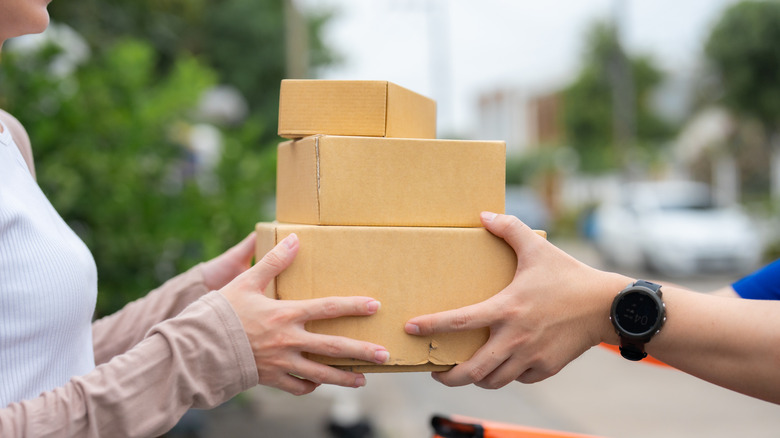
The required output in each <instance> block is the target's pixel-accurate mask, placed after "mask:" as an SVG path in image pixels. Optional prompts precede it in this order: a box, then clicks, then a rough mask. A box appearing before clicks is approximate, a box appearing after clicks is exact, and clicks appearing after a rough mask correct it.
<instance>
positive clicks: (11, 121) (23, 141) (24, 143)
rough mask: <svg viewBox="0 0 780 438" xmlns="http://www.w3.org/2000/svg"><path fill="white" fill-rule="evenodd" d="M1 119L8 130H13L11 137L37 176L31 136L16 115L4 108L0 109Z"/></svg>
mask: <svg viewBox="0 0 780 438" xmlns="http://www.w3.org/2000/svg"><path fill="white" fill-rule="evenodd" d="M0 121H2V122H3V125H5V126H6V127H8V130H9V131H10V132H11V137H13V139H14V143H16V146H18V147H19V151H20V152H21V153H22V157H24V161H25V162H26V163H27V167H28V168H29V169H30V173H31V174H32V176H33V177H35V162H34V161H33V154H32V145H31V144H30V136H29V135H27V131H26V130H25V129H24V126H22V124H21V123H20V122H19V120H17V119H16V117H14V116H12V115H11V114H9V113H8V112H7V111H4V110H3V109H0Z"/></svg>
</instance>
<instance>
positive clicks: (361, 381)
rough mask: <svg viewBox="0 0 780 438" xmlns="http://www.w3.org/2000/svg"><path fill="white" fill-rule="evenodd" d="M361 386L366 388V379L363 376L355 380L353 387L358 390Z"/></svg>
mask: <svg viewBox="0 0 780 438" xmlns="http://www.w3.org/2000/svg"><path fill="white" fill-rule="evenodd" d="M361 386H366V378H365V377H364V376H358V377H356V378H355V387H356V388H359V387H361Z"/></svg>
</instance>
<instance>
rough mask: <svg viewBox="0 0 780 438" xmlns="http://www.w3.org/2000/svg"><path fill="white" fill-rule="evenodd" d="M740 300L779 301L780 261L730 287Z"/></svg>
mask: <svg viewBox="0 0 780 438" xmlns="http://www.w3.org/2000/svg"><path fill="white" fill-rule="evenodd" d="M731 287H733V288H734V290H735V291H737V294H738V295H739V296H740V297H742V298H747V299H752V300H780V259H778V260H775V261H774V262H772V263H770V264H768V265H766V266H764V267H763V268H761V269H759V270H758V271H755V272H753V273H752V274H750V275H748V276H746V277H743V278H741V279H739V280H737V281H736V282H735V283H734V284H732V285H731Z"/></svg>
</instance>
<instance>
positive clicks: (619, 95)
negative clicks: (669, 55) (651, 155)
mask: <svg viewBox="0 0 780 438" xmlns="http://www.w3.org/2000/svg"><path fill="white" fill-rule="evenodd" d="M627 3H628V1H627V0H615V2H614V11H613V12H614V26H613V29H614V32H615V35H614V38H615V46H614V51H613V53H612V56H611V59H610V66H609V67H610V79H611V82H612V123H613V139H614V143H615V153H616V154H617V157H618V163H619V166H620V168H621V171H622V176H623V178H624V179H625V180H627V181H630V180H632V179H633V177H634V176H635V175H636V171H637V169H636V167H637V166H636V161H635V154H634V147H635V142H636V97H635V90H634V77H633V74H632V71H631V63H630V61H629V59H628V56H627V55H626V52H625V50H624V48H623V43H622V36H623V34H624V33H625V28H626V23H625V14H626V9H627V7H626V4H627Z"/></svg>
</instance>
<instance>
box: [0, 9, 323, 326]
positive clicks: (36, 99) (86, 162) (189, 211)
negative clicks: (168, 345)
mask: <svg viewBox="0 0 780 438" xmlns="http://www.w3.org/2000/svg"><path fill="white" fill-rule="evenodd" d="M49 9H50V13H51V16H52V18H53V21H54V22H55V23H57V22H58V23H66V24H68V25H69V26H70V27H72V28H74V29H76V30H77V31H78V32H79V33H80V34H82V35H83V36H84V38H85V39H86V41H87V45H88V47H89V48H90V50H91V56H90V57H89V58H88V59H87V60H86V61H85V63H84V64H83V65H80V66H79V67H78V68H77V69H76V70H75V71H73V72H68V73H67V74H63V75H56V74H52V73H51V69H50V66H51V63H52V60H53V59H54V58H56V57H57V56H58V55H59V53H60V50H61V49H60V48H57V47H55V46H49V47H47V48H45V49H44V50H42V51H37V52H34V53H28V54H23V53H15V52H14V51H13V50H11V46H12V45H13V44H9V45H8V46H6V48H5V49H4V53H3V58H2V62H1V63H0V108H4V109H6V110H8V111H10V112H11V113H12V114H14V115H15V116H17V118H19V119H20V120H21V121H22V123H23V124H24V125H25V127H26V128H27V130H28V132H29V133H30V136H31V139H32V142H33V151H34V155H35V159H36V165H37V168H38V182H39V184H40V186H41V187H42V189H43V190H44V193H46V194H47V196H48V197H49V198H50V200H51V201H52V204H53V205H54V206H55V208H57V210H58V211H59V212H60V214H61V215H62V216H63V218H64V219H65V220H66V221H67V222H68V223H69V224H70V225H71V227H72V228H74V230H75V231H76V232H77V233H78V234H79V236H80V237H81V238H82V239H83V240H84V241H85V243H86V244H87V246H88V247H89V248H90V250H91V251H92V252H93V254H94V256H95V259H96V262H97V265H98V272H99V276H98V281H99V285H98V287H99V290H100V293H99V295H98V309H97V313H98V315H102V314H107V313H110V312H112V311H114V310H116V309H118V308H119V307H121V306H122V305H123V304H124V303H126V302H128V301H130V300H132V299H134V298H137V297H138V296H140V295H142V294H143V293H145V292H147V291H149V290H150V289H151V288H153V287H155V286H157V285H159V284H160V283H161V282H162V281H164V280H166V279H168V278H170V277H171V276H173V275H174V274H175V273H177V272H181V271H183V270H185V269H187V268H189V267H191V266H192V265H194V264H195V263H197V262H199V261H203V260H206V259H208V258H210V257H213V256H216V255H218V254H219V253H221V252H222V251H224V250H225V249H227V248H228V247H229V246H230V245H232V244H234V243H236V242H238V241H239V240H240V239H241V238H243V237H244V236H246V235H247V234H248V233H249V232H251V231H252V230H253V229H254V225H255V223H256V222H258V221H261V220H269V219H272V217H270V216H269V215H268V210H269V209H268V206H267V204H268V201H269V200H270V199H271V197H272V195H273V192H274V184H275V165H276V145H277V143H278V142H279V137H278V136H277V135H276V125H277V117H278V101H279V100H278V97H279V84H280V82H281V80H282V79H283V78H284V75H285V71H284V66H285V59H284V56H285V50H284V44H285V41H284V35H285V29H284V19H283V16H282V14H283V10H284V8H283V0H225V1H221V2H208V1H203V0H166V1H162V2H160V1H152V0H140V1H138V0H114V1H110V2H106V1H102V0H84V1H81V0H80V1H79V2H75V3H74V2H64V1H63V2H53V3H52V4H51V5H50V8H49ZM328 17H329V15H328V14H327V13H324V14H322V15H318V16H312V17H308V18H307V23H308V26H309V31H308V32H307V34H308V35H309V38H311V41H310V42H309V44H308V47H309V50H310V52H309V56H310V58H311V61H310V62H309V65H310V66H311V67H312V68H317V67H318V66H322V65H325V64H327V63H328V62H330V61H331V60H332V57H331V55H330V51H329V50H328V49H327V47H325V46H324V45H323V44H322V42H321V41H320V38H319V32H320V29H321V28H322V26H323V25H324V24H325V22H326V21H327V19H328ZM214 84H227V85H232V86H234V87H236V88H238V89H239V90H240V91H241V93H242V94H243V95H244V97H245V98H246V99H247V102H248V106H249V114H248V116H247V118H246V119H245V120H244V121H243V122H242V123H240V124H237V125H235V124H234V125H230V126H222V127H221V129H222V137H223V150H222V156H221V159H220V161H219V163H218V165H217V166H216V168H215V169H213V175H212V179H213V184H212V185H211V186H210V187H208V188H204V187H202V186H201V185H199V184H198V181H197V179H196V178H193V177H192V175H191V173H192V159H193V154H192V153H191V151H190V150H188V149H187V147H186V144H184V143H185V142H183V141H182V140H181V138H179V137H180V135H178V134H177V132H179V131H186V129H187V127H188V126H191V125H193V124H194V123H197V122H199V120H197V119H196V118H194V117H193V109H194V108H195V107H196V105H197V103H198V100H199V98H200V96H201V94H202V92H203V91H204V90H205V89H206V88H208V87H210V86H212V85H214ZM179 133H180V132H179Z"/></svg>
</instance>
